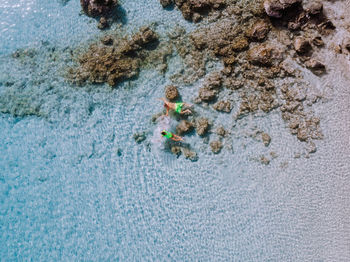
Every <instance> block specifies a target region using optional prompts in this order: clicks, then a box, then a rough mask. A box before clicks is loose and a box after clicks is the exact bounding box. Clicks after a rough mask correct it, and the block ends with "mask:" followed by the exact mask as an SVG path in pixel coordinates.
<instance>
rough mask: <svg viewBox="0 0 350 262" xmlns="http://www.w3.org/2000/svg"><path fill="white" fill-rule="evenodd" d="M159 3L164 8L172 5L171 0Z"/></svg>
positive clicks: (161, 0) (160, 0)
mask: <svg viewBox="0 0 350 262" xmlns="http://www.w3.org/2000/svg"><path fill="white" fill-rule="evenodd" d="M159 2H160V4H161V5H162V6H163V7H164V8H165V7H168V6H170V5H172V4H173V3H174V2H173V0H159Z"/></svg>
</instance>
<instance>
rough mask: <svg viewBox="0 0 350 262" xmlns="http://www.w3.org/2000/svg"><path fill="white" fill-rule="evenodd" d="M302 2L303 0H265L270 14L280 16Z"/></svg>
mask: <svg viewBox="0 0 350 262" xmlns="http://www.w3.org/2000/svg"><path fill="white" fill-rule="evenodd" d="M300 2H301V0H265V1H264V8H265V12H266V14H267V15H268V16H271V17H276V18H280V17H282V15H283V11H284V10H286V9H287V8H289V7H291V6H292V5H293V4H296V3H300Z"/></svg>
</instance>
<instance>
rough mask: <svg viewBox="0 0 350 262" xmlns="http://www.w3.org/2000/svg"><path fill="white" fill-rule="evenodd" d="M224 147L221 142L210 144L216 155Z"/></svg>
mask: <svg viewBox="0 0 350 262" xmlns="http://www.w3.org/2000/svg"><path fill="white" fill-rule="evenodd" d="M222 147H223V145H222V142H221V141H219V140H217V141H212V142H210V148H211V151H212V152H213V153H214V154H218V153H220V151H221V149H222Z"/></svg>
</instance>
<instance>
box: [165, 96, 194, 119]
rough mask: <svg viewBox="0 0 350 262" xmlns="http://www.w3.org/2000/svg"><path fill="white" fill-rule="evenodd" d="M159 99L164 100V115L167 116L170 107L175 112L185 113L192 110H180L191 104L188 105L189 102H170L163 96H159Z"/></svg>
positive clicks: (190, 112)
mask: <svg viewBox="0 0 350 262" xmlns="http://www.w3.org/2000/svg"><path fill="white" fill-rule="evenodd" d="M159 100H161V101H163V102H164V107H165V108H166V116H168V114H169V110H170V109H172V110H174V111H175V112H177V113H179V114H186V113H189V114H192V111H191V110H190V109H185V110H182V108H183V107H184V106H186V107H191V106H192V105H190V104H187V103H182V102H180V103H171V102H169V101H167V100H166V99H165V98H163V97H162V98H159Z"/></svg>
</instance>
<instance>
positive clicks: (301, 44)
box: [294, 36, 312, 54]
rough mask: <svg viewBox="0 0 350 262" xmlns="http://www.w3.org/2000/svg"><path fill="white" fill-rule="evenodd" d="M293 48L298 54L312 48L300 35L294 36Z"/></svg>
mask: <svg viewBox="0 0 350 262" xmlns="http://www.w3.org/2000/svg"><path fill="white" fill-rule="evenodd" d="M294 48H295V51H297V52H298V53H299V54H305V53H307V52H309V51H310V50H311V49H312V47H311V45H310V42H309V41H308V40H307V39H305V38H304V37H301V36H299V37H297V38H295V41H294Z"/></svg>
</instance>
